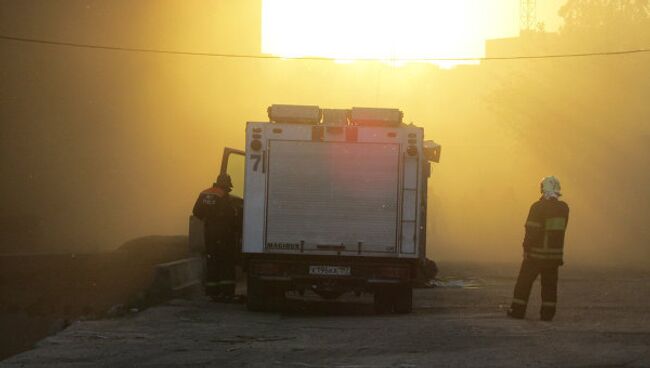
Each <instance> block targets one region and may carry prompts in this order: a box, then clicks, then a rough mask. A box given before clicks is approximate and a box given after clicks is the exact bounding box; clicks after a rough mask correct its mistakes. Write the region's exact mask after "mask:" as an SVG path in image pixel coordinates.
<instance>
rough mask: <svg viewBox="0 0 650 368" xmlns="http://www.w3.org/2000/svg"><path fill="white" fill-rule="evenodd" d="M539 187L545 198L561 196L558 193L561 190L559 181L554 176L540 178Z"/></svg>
mask: <svg viewBox="0 0 650 368" xmlns="http://www.w3.org/2000/svg"><path fill="white" fill-rule="evenodd" d="M539 186H540V191H541V192H542V193H544V195H545V196H552V197H559V196H561V195H562V194H561V193H560V191H561V190H562V187H561V186H560V180H559V179H558V178H556V177H555V176H546V177H544V178H542V182H541V183H540V185H539Z"/></svg>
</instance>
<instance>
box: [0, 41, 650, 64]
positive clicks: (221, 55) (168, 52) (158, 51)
mask: <svg viewBox="0 0 650 368" xmlns="http://www.w3.org/2000/svg"><path fill="white" fill-rule="evenodd" d="M0 39H3V40H8V41H16V42H26V43H36V44H42V45H51V46H65V47H75V48H84V49H100V50H111V51H123V52H139V53H147V54H164V55H185V56H207V57H219V58H235V59H276V60H285V59H289V60H319V61H331V60H334V59H336V60H342V61H399V62H409V61H410V62H426V61H490V60H523V59H559V58H576V57H590V56H613V55H628V54H641V53H650V48H643V49H632V50H621V51H600V52H585V53H566V54H549V55H527V56H526V55H522V56H490V57H448V58H385V59H382V58H330V57H321V56H304V57H283V56H276V55H253V54H228V53H216V52H197V51H181V50H162V49H148V48H137V47H120V46H106V45H94V44H84V43H75V42H64V41H51V40H42V39H36V38H25V37H14V36H5V35H0Z"/></svg>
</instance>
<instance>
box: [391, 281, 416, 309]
mask: <svg viewBox="0 0 650 368" xmlns="http://www.w3.org/2000/svg"><path fill="white" fill-rule="evenodd" d="M393 300H394V307H395V313H411V312H412V311H413V288H412V287H410V286H403V287H400V288H398V289H397V290H395V293H394V299H393Z"/></svg>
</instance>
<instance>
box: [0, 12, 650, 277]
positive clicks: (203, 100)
mask: <svg viewBox="0 0 650 368" xmlns="http://www.w3.org/2000/svg"><path fill="white" fill-rule="evenodd" d="M602 3H607V2H602ZM178 4H179V3H178V2H174V1H157V2H131V1H111V2H102V1H81V0H78V1H67V2H65V4H64V5H62V4H60V3H56V4H55V3H53V2H49V1H31V2H0V33H2V34H9V35H19V36H25V37H35V38H43V39H53V40H64V41H69V40H74V41H75V42H80V43H84V42H85V43H91V44H102V45H116V46H125V47H142V48H161V49H173V50H197V51H204V50H218V51H220V52H224V53H244V54H257V53H259V42H260V25H259V23H260V18H261V16H260V11H261V10H260V4H259V2H257V1H231V2H226V1H224V2H221V1H219V2H203V1H198V0H196V1H188V2H183V6H182V7H181V6H180V5H178ZM581 6H582V7H583V8H580V7H581ZM585 6H587V8H584V7H585ZM585 9H586V10H589V12H586V11H585ZM642 10H643V9H642ZM561 14H564V17H565V19H567V20H568V21H567V22H566V23H565V25H564V26H562V27H561V28H560V30H559V33H543V32H532V33H530V34H525V35H522V37H520V38H514V39H510V40H500V41H491V42H489V43H488V45H487V46H486V50H487V53H488V55H487V56H507V55H523V54H535V53H537V54H554V53H564V52H590V51H594V50H595V51H601V50H620V49H635V48H643V47H646V48H647V47H650V24H649V21H648V19H649V17H648V8H647V7H646V8H645V12H642V11H641V10H638V9H637V11H636V12H634V11H630V10H629V9H621V10H620V11H612V10H611V9H607V8H602V9H601V8H599V7H598V6H596V5H593V4H592V5H581V3H580V2H576V1H569V2H567V5H566V6H564V7H563V8H562V9H561ZM594 14H595V15H594ZM594 17H596V18H597V19H598V21H594V20H593V18H594ZM623 25H624V26H623ZM612 30H616V31H615V32H613V31H612ZM0 50H1V51H0V52H1V55H2V57H1V59H0V86H1V87H0V124H1V125H0V152H1V153H0V172H1V175H0V176H1V177H2V181H1V182H0V188H2V191H1V192H0V196H1V197H0V198H1V199H0V205H1V207H0V242H2V243H3V248H5V249H7V250H11V251H21V250H29V251H63V250H76V251H80V250H81V251H86V252H92V251H97V250H102V249H110V248H114V247H116V246H117V245H119V244H121V243H122V242H124V241H126V240H128V239H131V238H134V237H137V236H141V235H147V234H182V233H186V231H187V216H188V215H189V213H190V211H191V206H192V204H193V202H194V200H195V199H196V195H197V194H198V192H199V191H200V190H202V189H204V187H207V186H209V185H210V183H211V182H212V181H213V180H214V179H215V177H216V174H217V170H218V168H219V163H220V159H221V155H220V152H221V150H222V148H223V147H224V146H231V147H235V148H242V147H243V143H244V127H245V122H246V121H255V120H257V121H265V120H266V107H267V106H268V105H270V104H273V103H292V104H316V105H320V106H321V107H331V108H350V107H352V106H375V107H397V108H400V109H401V110H402V111H404V113H405V121H406V122H411V121H412V122H414V123H416V124H418V125H421V126H424V127H425V131H426V136H427V138H428V139H434V140H435V141H436V142H438V143H440V144H441V145H442V146H443V150H442V160H441V163H440V164H438V165H435V167H434V170H433V175H432V178H431V179H430V202H429V219H430V220H429V224H428V225H429V231H430V232H429V235H428V239H429V245H428V252H429V255H430V256H431V257H432V258H434V259H436V260H472V261H483V260H486V261H515V260H518V259H519V258H520V257H521V249H520V247H521V240H522V238H523V230H524V228H523V224H524V222H525V217H526V215H527V213H528V208H529V206H530V204H531V203H532V202H533V201H535V200H537V198H538V197H539V186H538V185H539V180H540V179H541V177H543V176H546V175H556V176H558V177H559V178H560V180H561V182H562V186H563V189H564V199H565V200H566V201H567V202H568V203H569V205H570V206H571V217H570V220H569V228H568V230H567V245H566V248H567V257H566V258H567V259H566V263H568V264H571V263H573V264H575V263H610V264H633V265H636V266H641V267H647V266H648V260H649V259H650V231H649V230H648V226H647V225H646V224H647V222H648V210H650V194H649V193H650V191H648V186H649V185H650V104H649V103H648V101H649V100H650V71H649V69H648V65H650V54H648V53H645V54H635V55H621V56H601V57H589V58H572V59H539V60H512V61H487V62H483V63H481V65H468V66H459V67H456V68H453V69H449V70H446V69H440V68H438V67H436V66H434V65H431V64H408V65H405V66H402V67H393V66H391V65H388V64H384V63H379V62H355V63H351V64H337V63H335V62H333V61H332V62H330V61H301V60H249V59H224V58H207V57H203V58H202V57H192V56H177V55H176V56H175V55H154V54H137V53H128V52H121V51H107V50H92V49H76V48H67V47H55V46H47V45H36V44H24V43H18V42H10V41H5V40H2V41H0Z"/></svg>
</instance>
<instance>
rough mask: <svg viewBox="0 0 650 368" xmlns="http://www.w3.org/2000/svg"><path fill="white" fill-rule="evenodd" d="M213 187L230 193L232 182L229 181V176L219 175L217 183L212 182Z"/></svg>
mask: <svg viewBox="0 0 650 368" xmlns="http://www.w3.org/2000/svg"><path fill="white" fill-rule="evenodd" d="M214 186H215V187H219V188H221V189H223V190H225V191H226V192H230V191H231V190H232V180H230V175H228V174H226V173H223V174H219V177H218V178H217V181H215V182H214Z"/></svg>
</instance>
